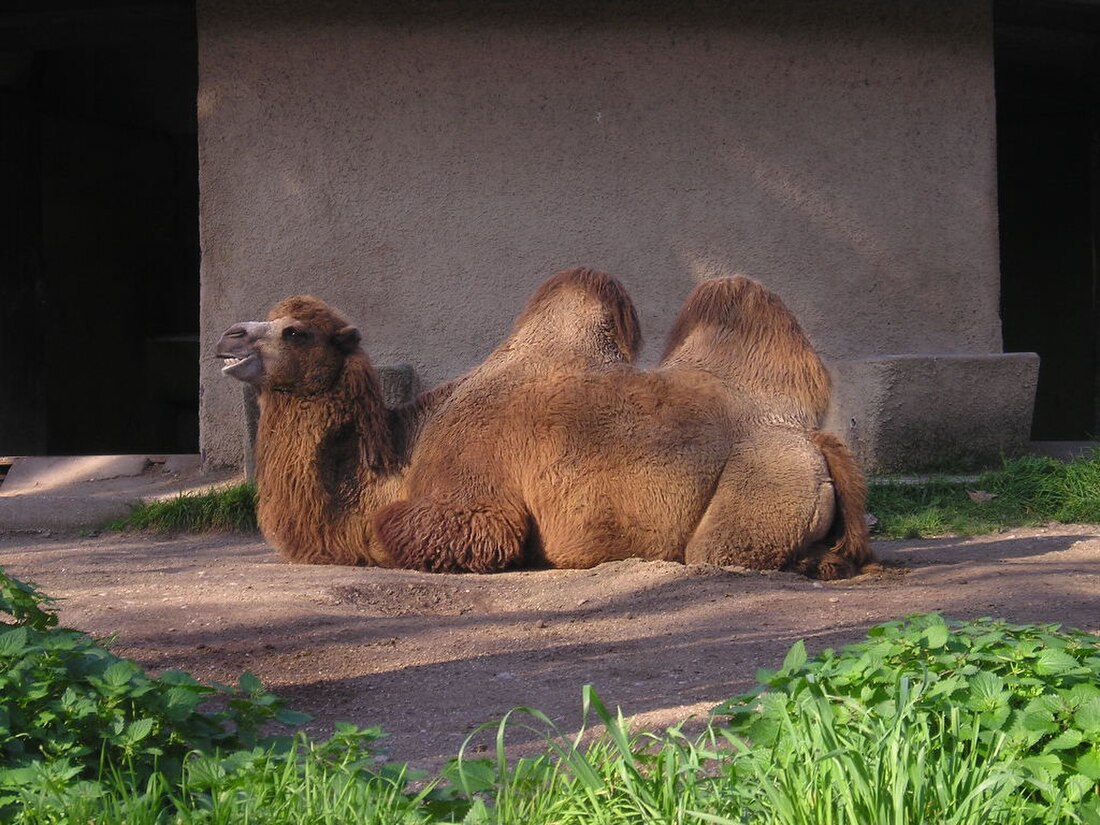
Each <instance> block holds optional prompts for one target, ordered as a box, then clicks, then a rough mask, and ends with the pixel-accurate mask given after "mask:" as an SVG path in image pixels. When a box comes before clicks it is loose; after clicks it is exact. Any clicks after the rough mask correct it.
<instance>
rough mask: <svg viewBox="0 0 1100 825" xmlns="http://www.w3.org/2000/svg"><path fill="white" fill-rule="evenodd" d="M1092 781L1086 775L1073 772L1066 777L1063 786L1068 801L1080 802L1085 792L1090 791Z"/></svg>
mask: <svg viewBox="0 0 1100 825" xmlns="http://www.w3.org/2000/svg"><path fill="white" fill-rule="evenodd" d="M1093 784H1094V781H1093V780H1092V779H1090V778H1089V777H1087V776H1082V775H1081V774H1079V773H1078V774H1074V775H1073V776H1068V777H1066V782H1065V785H1064V786H1063V787H1064V788H1065V792H1066V800H1067V801H1069V802H1073V803H1077V802H1080V801H1081V800H1082V799H1083V798H1084V796H1085V794H1087V793H1089V792H1090V791H1092V786H1093Z"/></svg>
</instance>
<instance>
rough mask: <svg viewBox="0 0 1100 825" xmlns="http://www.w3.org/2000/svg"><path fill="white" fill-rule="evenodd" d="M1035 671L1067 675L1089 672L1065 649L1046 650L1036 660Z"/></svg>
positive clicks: (1050, 674)
mask: <svg viewBox="0 0 1100 825" xmlns="http://www.w3.org/2000/svg"><path fill="white" fill-rule="evenodd" d="M1035 672H1036V673H1038V674H1039V675H1041V676H1067V675H1070V674H1082V673H1087V672H1088V670H1087V668H1084V667H1082V666H1081V663H1080V662H1078V661H1077V660H1076V659H1075V658H1073V657H1072V656H1071V655H1069V654H1068V653H1066V652H1065V651H1063V650H1051V649H1047V650H1044V651H1043V652H1042V653H1040V654H1039V656H1038V658H1037V659H1036V661H1035Z"/></svg>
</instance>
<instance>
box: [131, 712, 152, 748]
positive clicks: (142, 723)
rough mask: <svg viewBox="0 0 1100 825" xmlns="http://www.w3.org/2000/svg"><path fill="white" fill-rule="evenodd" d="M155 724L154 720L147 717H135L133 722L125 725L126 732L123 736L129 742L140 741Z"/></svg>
mask: <svg viewBox="0 0 1100 825" xmlns="http://www.w3.org/2000/svg"><path fill="white" fill-rule="evenodd" d="M155 724H156V722H155V720H153V719H150V718H148V717H146V718H144V719H135V720H134V721H133V722H131V723H130V724H129V725H127V726H126V733H125V735H124V736H123V738H124V739H125V740H126V742H128V743H129V744H135V743H137V742H140V741H141V740H142V739H144V738H145V737H147V736H148V735H149V734H150V733H152V732H153V726H154V725H155Z"/></svg>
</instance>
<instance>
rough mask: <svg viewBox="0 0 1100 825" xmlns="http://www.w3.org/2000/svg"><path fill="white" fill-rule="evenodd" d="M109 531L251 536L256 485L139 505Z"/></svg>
mask: <svg viewBox="0 0 1100 825" xmlns="http://www.w3.org/2000/svg"><path fill="white" fill-rule="evenodd" d="M107 529H108V530H149V531H152V532H158V533H174V532H192V533H200V532H206V531H212V530H228V531H236V532H240V533H254V532H256V530H258V529H259V527H258V525H257V523H256V485H255V484H253V483H251V482H245V483H243V484H237V485H234V486H232V487H224V488H221V489H217V490H210V491H209V492H205V493H181V494H180V495H178V496H176V497H175V498H172V499H166V500H164V501H153V502H147V503H143V504H140V505H138V506H137V507H135V508H134V509H133V511H132V512H131V513H130V514H129V515H128V516H126V517H125V518H122V519H119V520H117V521H114V522H111V524H109V525H108V526H107Z"/></svg>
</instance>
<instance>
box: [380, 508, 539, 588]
mask: <svg viewBox="0 0 1100 825" xmlns="http://www.w3.org/2000/svg"><path fill="white" fill-rule="evenodd" d="M374 529H375V533H376V534H377V536H378V539H379V541H381V543H382V546H383V548H385V550H386V551H387V552H388V553H389V554H390V555H391V557H392V558H393V559H394V561H395V562H396V564H397V566H398V567H404V568H407V569H411V570H425V571H428V572H432V573H467V572H468V573H496V572H500V571H502V570H506V569H508V568H509V567H512V566H514V565H515V564H516V563H518V562H519V561H520V560H521V557H522V555H523V543H524V539H525V537H526V534H527V530H528V518H527V516H526V514H525V513H524V512H523V510H522V509H520V508H518V507H511V506H509V505H508V504H506V503H504V502H501V501H491V502H490V501H484V502H471V501H466V500H464V501H462V502H453V501H451V502H449V501H446V500H445V499H441V498H436V497H433V496H420V497H417V498H411V499H407V500H403V501H397V502H394V503H393V504H390V505H388V506H387V507H384V508H382V509H381V510H379V511H378V512H377V513H376V514H375V516H374Z"/></svg>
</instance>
